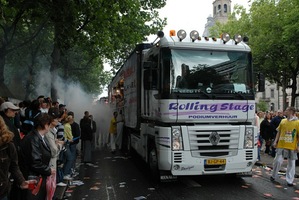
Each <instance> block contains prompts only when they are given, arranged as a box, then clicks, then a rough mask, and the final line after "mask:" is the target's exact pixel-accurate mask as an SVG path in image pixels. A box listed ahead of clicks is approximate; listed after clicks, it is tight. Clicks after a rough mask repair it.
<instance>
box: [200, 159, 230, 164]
mask: <svg viewBox="0 0 299 200" xmlns="http://www.w3.org/2000/svg"><path fill="white" fill-rule="evenodd" d="M205 163H206V165H225V164H226V160H225V159H207V160H206V162H205Z"/></svg>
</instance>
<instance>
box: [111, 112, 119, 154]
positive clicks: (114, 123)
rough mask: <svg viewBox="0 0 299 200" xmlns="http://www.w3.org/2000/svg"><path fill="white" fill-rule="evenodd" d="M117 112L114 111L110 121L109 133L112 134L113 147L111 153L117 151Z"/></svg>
mask: <svg viewBox="0 0 299 200" xmlns="http://www.w3.org/2000/svg"><path fill="white" fill-rule="evenodd" d="M117 115H118V114H117V112H116V111H115V112H113V117H112V119H111V121H110V128H109V135H110V147H111V153H115V150H116V147H115V140H116V135H117V120H116V119H117Z"/></svg>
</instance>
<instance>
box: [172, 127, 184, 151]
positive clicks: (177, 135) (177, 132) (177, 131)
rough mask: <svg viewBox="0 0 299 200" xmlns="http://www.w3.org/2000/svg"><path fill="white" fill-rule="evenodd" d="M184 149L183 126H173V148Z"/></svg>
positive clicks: (175, 149)
mask: <svg viewBox="0 0 299 200" xmlns="http://www.w3.org/2000/svg"><path fill="white" fill-rule="evenodd" d="M182 149H183V142H182V131H181V128H179V127H175V128H172V150H174V151H178V150H182Z"/></svg>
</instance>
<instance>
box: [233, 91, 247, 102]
mask: <svg viewBox="0 0 299 200" xmlns="http://www.w3.org/2000/svg"><path fill="white" fill-rule="evenodd" d="M235 94H237V95H238V96H239V97H241V99H243V100H246V98H245V96H244V95H243V94H241V93H239V92H236V93H235Z"/></svg>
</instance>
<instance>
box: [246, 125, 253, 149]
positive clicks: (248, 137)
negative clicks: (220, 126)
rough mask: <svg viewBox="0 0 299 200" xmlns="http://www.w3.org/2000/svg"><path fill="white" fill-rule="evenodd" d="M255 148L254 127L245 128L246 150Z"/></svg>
mask: <svg viewBox="0 0 299 200" xmlns="http://www.w3.org/2000/svg"><path fill="white" fill-rule="evenodd" d="M253 148H254V130H253V127H246V128H245V136H244V149H253Z"/></svg>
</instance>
